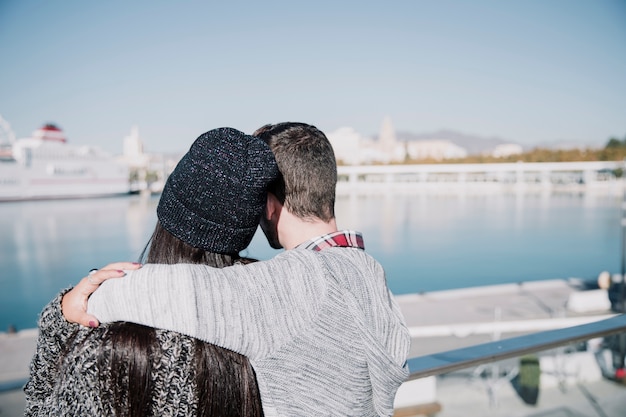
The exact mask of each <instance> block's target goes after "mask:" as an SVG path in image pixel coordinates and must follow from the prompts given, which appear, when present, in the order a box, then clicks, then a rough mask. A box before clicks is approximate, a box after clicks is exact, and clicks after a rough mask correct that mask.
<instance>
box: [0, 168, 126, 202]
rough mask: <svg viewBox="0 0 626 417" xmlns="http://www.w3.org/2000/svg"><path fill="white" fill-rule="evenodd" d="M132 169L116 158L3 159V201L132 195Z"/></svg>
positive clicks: (0, 198)
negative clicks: (27, 161)
mask: <svg viewBox="0 0 626 417" xmlns="http://www.w3.org/2000/svg"><path fill="white" fill-rule="evenodd" d="M129 191H130V189H129V182H128V169H127V168H126V167H125V166H122V165H119V164H117V163H116V162H115V161H114V160H106V161H98V162H94V161H85V162H65V163H54V162H43V161H41V162H34V163H33V164H32V165H31V166H30V167H24V166H22V165H20V163H18V162H4V161H3V162H0V201H12V200H35V199H52V198H84V197H100V196H111V195H120V194H128V192H129Z"/></svg>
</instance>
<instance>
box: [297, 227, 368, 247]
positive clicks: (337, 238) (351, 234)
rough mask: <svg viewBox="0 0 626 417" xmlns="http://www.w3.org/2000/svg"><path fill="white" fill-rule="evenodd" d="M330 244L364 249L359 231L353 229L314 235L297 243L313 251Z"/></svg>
mask: <svg viewBox="0 0 626 417" xmlns="http://www.w3.org/2000/svg"><path fill="white" fill-rule="evenodd" d="M332 246H339V247H342V248H356V249H362V250H365V245H364V243H363V235H362V234H361V233H360V232H355V231H353V230H340V231H338V232H333V233H329V234H327V235H322V236H319V237H316V238H314V239H311V240H308V241H306V242H304V243H302V244H300V245H298V247H299V248H303V249H311V250H314V251H321V250H322V249H326V248H330V247H332Z"/></svg>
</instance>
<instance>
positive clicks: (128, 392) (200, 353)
mask: <svg viewBox="0 0 626 417" xmlns="http://www.w3.org/2000/svg"><path fill="white" fill-rule="evenodd" d="M142 260H143V261H144V262H146V263H162V264H163V263H166V264H173V263H183V262H184V263H196V264H200V263H201V264H207V265H211V266H214V267H220V268H221V267H226V266H230V265H233V264H234V263H235V262H237V261H241V262H244V263H247V262H249V261H250V260H248V259H239V257H238V256H237V255H223V254H216V253H211V252H206V251H204V250H201V249H197V248H194V247H192V246H190V245H188V244H186V243H185V242H183V241H181V240H180V239H178V238H176V237H174V236H173V235H171V234H170V233H169V232H168V231H167V230H165V229H164V228H163V227H162V226H161V224H160V223H157V225H156V227H155V230H154V233H153V234H152V237H151V238H150V241H149V242H148V244H147V245H146V248H145V249H144V251H143V253H142ZM104 340H107V342H108V343H109V344H110V345H111V346H112V352H111V351H109V352H104V351H103V352H102V353H100V354H99V358H98V365H99V367H100V370H101V371H102V372H105V373H106V372H110V374H109V376H108V377H109V378H110V379H109V382H110V383H112V384H113V385H114V389H113V398H112V399H111V401H112V402H113V409H114V410H115V413H116V415H117V416H124V417H140V416H145V415H147V414H149V411H150V401H151V396H152V394H151V393H152V392H153V391H154V390H156V389H159V387H156V386H154V385H155V384H154V382H153V380H152V378H151V376H150V375H151V372H152V371H153V370H152V369H151V361H150V355H151V352H152V351H153V349H160V347H159V345H158V341H157V337H156V331H155V329H153V328H151V327H146V326H142V325H138V324H134V323H127V322H119V323H113V324H112V325H109V326H108V327H107V328H106V333H105V335H104ZM193 361H194V363H193V368H194V369H196V376H195V380H196V399H197V404H198V414H197V415H198V416H200V417H210V416H223V417H239V416H254V417H259V416H263V410H262V407H261V397H260V394H259V390H258V384H257V381H256V377H255V374H254V370H253V369H252V366H251V365H250V361H249V360H248V358H247V357H245V356H243V355H240V354H238V353H235V352H233V351H230V350H228V349H224V348H222V347H219V346H216V345H213V344H211V343H205V342H202V341H200V340H197V339H196V340H195V343H194V358H193ZM107 369H108V371H107ZM103 377H104V375H103Z"/></svg>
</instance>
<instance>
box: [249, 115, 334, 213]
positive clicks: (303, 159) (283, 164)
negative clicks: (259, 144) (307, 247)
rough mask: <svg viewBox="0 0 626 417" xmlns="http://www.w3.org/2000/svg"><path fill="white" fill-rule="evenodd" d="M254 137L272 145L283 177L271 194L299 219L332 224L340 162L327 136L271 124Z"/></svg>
mask: <svg viewBox="0 0 626 417" xmlns="http://www.w3.org/2000/svg"><path fill="white" fill-rule="evenodd" d="M253 135H254V136H258V137H259V138H261V139H262V140H264V141H265V142H266V143H267V144H268V145H269V147H270V149H271V150H272V152H274V157H275V158H276V163H277V164H278V169H279V171H280V173H281V174H282V175H281V177H280V178H279V179H278V180H276V181H275V182H274V183H272V185H270V188H269V191H270V192H271V193H272V194H274V195H275V196H276V197H277V198H278V200H279V201H280V202H281V203H282V204H283V205H284V206H285V208H286V209H287V210H289V211H290V212H291V213H292V214H294V215H296V216H298V217H300V218H303V219H306V218H312V217H315V218H319V219H321V220H323V221H325V222H329V221H330V220H332V219H333V218H334V217H335V187H336V186H337V162H336V160H335V153H334V152H333V148H332V146H331V144H330V142H329V141H328V138H327V137H326V135H324V133H323V132H322V131H320V130H319V129H318V128H316V127H315V126H312V125H308V124H306V123H294V122H285V123H278V124H274V125H272V124H268V125H265V126H263V127H261V128H259V129H257V130H256V132H254V133H253Z"/></svg>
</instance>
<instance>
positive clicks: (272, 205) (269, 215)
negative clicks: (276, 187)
mask: <svg viewBox="0 0 626 417" xmlns="http://www.w3.org/2000/svg"><path fill="white" fill-rule="evenodd" d="M282 208H283V205H282V204H281V203H280V201H278V198H276V196H275V195H274V194H272V193H270V192H268V193H267V202H266V204H265V218H266V219H267V220H272V219H273V218H276V217H278V216H279V215H280V211H281V210H282Z"/></svg>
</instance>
